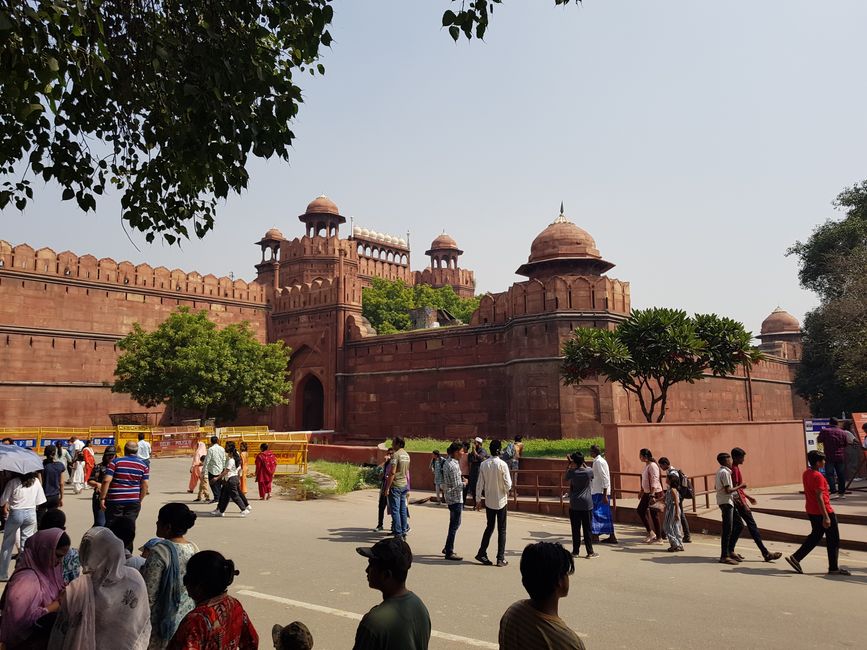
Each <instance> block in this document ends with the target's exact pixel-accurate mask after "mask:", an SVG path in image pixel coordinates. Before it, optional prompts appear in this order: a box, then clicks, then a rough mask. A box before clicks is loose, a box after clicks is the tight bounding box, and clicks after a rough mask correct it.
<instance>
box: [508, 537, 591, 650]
mask: <svg viewBox="0 0 867 650" xmlns="http://www.w3.org/2000/svg"><path fill="white" fill-rule="evenodd" d="M573 573H575V561H574V560H573V559H572V556H571V555H569V551H567V550H566V549H565V548H563V547H562V546H561V545H560V544H557V543H554V542H537V543H536V544H530V545H529V546H527V548H525V549H524V552H523V553H522V554H521V583H522V584H523V585H524V589H526V590H527V593H528V594H529V595H530V599H529V600H519V601H518V602H516V603H513V604H512V606H511V607H509V609H507V610H506V613H505V614H503V617H502V618H501V619H500V634H499V641H500V650H542V649H545V650H552V649H553V648H556V649H557V650H584V644H583V643H582V641H581V639H580V637H579V636H578V635H577V634H575V632H574V631H573V630H572V629H570V628H569V626H568V625H566V622H565V621H564V620H563V619H562V618H560V612H559V603H560V599H561V598H565V597H566V596H568V595H569V576H570V575H572V574H573Z"/></svg>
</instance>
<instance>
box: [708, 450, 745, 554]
mask: <svg viewBox="0 0 867 650" xmlns="http://www.w3.org/2000/svg"><path fill="white" fill-rule="evenodd" d="M716 461H717V462H718V463H719V464H720V468H719V469H718V470H717V472H716V481H715V483H714V488H715V489H716V503H717V505H718V506H719V509H720V510H722V538H721V540H720V543H721V544H722V552H721V554H720V560H719V561H720V564H733V565H737V564H740V560H738V558H737V557H735V556H734V553H733V552H732V550H731V549H732V547H734V544H735V543H737V541H738V537H740V535H741V530H743V527H744V526H743V524H742V523H741V518H740V517H735V516H734V509H735V501H734V493H735V492H737V491H738V490H743V489H746V487H747V486H746V485H744V484H740V485H735V484H734V481H733V480H732V470H731V467H732V457H731V456H730V455H729V454H727V453H725V452H723V453H719V454H717V455H716Z"/></svg>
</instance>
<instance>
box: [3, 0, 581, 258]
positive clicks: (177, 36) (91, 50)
mask: <svg viewBox="0 0 867 650" xmlns="http://www.w3.org/2000/svg"><path fill="white" fill-rule="evenodd" d="M500 1H501V0H490V1H489V0H475V2H471V3H469V4H468V5H467V4H466V3H463V2H462V3H461V9H460V10H459V11H458V12H453V11H451V10H447V11H446V12H445V14H444V16H443V25H445V26H447V27H449V33H450V34H451V36H452V38H455V39H457V35H458V33H459V31H460V30H462V31H463V32H464V33H465V34H466V36H467V38H471V37H472V35H473V34H475V35H476V36H477V37H478V38H481V37H482V36H484V32H485V30H486V28H487V25H488V21H489V13H490V12H491V11H493V4H498V3H500ZM566 1H567V0H555V4H565V3H566ZM333 17H334V10H333V7H332V5H331V0H268V1H267V2H266V1H264V0H232V1H231V2H214V1H213V0H173V1H163V2H154V1H153V0H88V1H86V2H81V1H79V0H5V1H4V2H0V80H2V83H0V176H2V177H4V178H3V181H2V183H0V209H3V208H5V207H6V206H7V205H9V204H12V205H15V206H16V207H17V208H18V209H19V210H24V209H25V207H26V206H27V204H28V202H29V201H31V200H32V199H33V186H32V178H34V177H36V178H42V179H43V180H44V181H46V182H48V181H51V182H53V183H56V184H58V185H59V186H60V188H62V198H63V200H65V201H71V200H73V199H74V200H75V201H76V203H77V204H78V207H79V208H80V209H81V210H83V211H85V212H87V211H88V210H96V204H97V198H98V197H99V196H101V195H102V194H103V193H104V192H105V191H106V189H107V187H108V186H113V187H114V188H116V189H117V190H118V191H120V192H121V209H122V214H121V216H122V218H123V219H124V221H126V223H128V224H129V225H130V226H131V227H133V228H135V229H137V230H140V231H142V232H144V233H145V234H146V235H145V236H146V239H147V240H148V241H153V240H154V238H155V237H157V236H161V237H163V238H164V239H165V241H167V242H168V243H170V244H171V243H175V242H176V241H178V240H179V239H180V238H189V237H190V235H191V234H194V235H195V236H197V237H203V236H204V235H205V234H206V233H207V232H208V231H209V230H211V229H212V228H213V225H214V218H215V214H216V212H215V211H216V205H217V202H218V201H219V200H222V199H225V198H227V197H228V196H229V195H230V194H231V193H240V192H241V191H242V190H244V189H245V188H246V187H247V182H248V172H247V162H248V160H249V157H250V156H251V155H252V156H256V157H261V158H270V157H271V156H275V155H276V156H278V157H280V158H282V159H284V160H286V159H288V157H289V147H290V145H291V144H292V142H293V140H294V138H295V134H294V133H293V131H292V129H291V128H290V125H291V122H292V120H293V119H294V118H295V116H296V115H297V114H298V110H299V106H300V104H301V102H302V101H303V100H302V96H301V89H300V87H299V86H298V83H297V79H298V75H299V74H301V73H310V74H314V75H315V74H317V73H318V74H324V73H325V68H324V66H323V65H322V64H321V63H319V62H318V61H319V59H320V55H321V51H322V48H323V47H328V46H330V45H331V42H332V37H331V34H330V32H329V31H328V27H329V25H330V24H331V21H332V19H333Z"/></svg>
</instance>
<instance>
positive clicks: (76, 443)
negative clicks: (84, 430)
mask: <svg viewBox="0 0 867 650" xmlns="http://www.w3.org/2000/svg"><path fill="white" fill-rule="evenodd" d="M69 446H70V447H72V449H73V459H74V456H75V454H77V453H78V452H80V451H81V450H82V449H84V440H79V439H78V438H77V437H76V436H72V437H71V438H70V439H69Z"/></svg>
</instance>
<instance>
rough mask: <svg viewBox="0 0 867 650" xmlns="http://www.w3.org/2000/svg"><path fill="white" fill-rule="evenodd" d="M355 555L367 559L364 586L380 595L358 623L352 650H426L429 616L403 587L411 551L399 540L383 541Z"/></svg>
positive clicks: (415, 597) (428, 638)
mask: <svg viewBox="0 0 867 650" xmlns="http://www.w3.org/2000/svg"><path fill="white" fill-rule="evenodd" d="M355 550H356V552H357V553H358V554H359V555H361V556H363V557H366V558H367V584H368V586H370V588H371V589H377V590H378V591H381V592H382V603H380V604H379V605H376V606H375V607H374V608H372V609H371V610H370V611H369V612H367V614H365V615H364V618H362V619H361V623H359V624H358V629H357V630H356V632H355V645H354V646H353V650H427V646H428V643H429V642H430V615H429V614H428V611H427V607H425V605H424V603H423V602H422V601H421V598H419V597H418V596H416V595H415V594H414V593H413V592H411V591H408V590H407V588H406V576H407V573H409V569H410V567H411V566H412V551H411V550H410V548H409V545H408V544H407V543H406V542H405V541H403V540H402V539H401V538H399V537H392V538H389V539H383V540H381V541H379V542H377V543H376V544H374V545H373V546H371V547H362V546H359V547H358V548H356V549H355Z"/></svg>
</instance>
